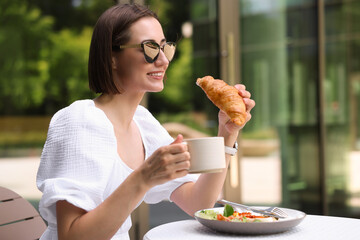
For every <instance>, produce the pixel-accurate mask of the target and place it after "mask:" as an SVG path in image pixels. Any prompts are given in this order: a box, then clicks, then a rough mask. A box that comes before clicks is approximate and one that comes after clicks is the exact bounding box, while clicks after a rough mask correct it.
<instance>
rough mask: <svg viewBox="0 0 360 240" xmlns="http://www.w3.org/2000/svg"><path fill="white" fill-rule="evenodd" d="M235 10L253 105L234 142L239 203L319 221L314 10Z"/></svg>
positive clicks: (297, 6) (305, 4)
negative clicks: (239, 154) (238, 148)
mask: <svg viewBox="0 0 360 240" xmlns="http://www.w3.org/2000/svg"><path fill="white" fill-rule="evenodd" d="M260 2H261V4H260ZM260 5H261V7H259V6H260ZM240 9H241V11H240V12H241V18H240V25H241V26H240V27H241V29H240V30H241V57H242V60H241V63H242V65H241V72H242V76H241V77H242V82H243V83H244V84H245V85H246V86H247V89H249V90H250V92H251V93H252V97H253V99H254V100H255V101H256V107H255V108H254V110H253V112H252V121H251V122H249V123H248V125H247V126H246V127H245V128H244V130H243V134H242V142H243V151H244V156H243V158H242V160H241V161H242V163H241V167H242V193H241V194H242V197H243V200H244V202H246V203H248V204H282V205H284V206H287V207H292V208H296V209H302V210H304V211H305V210H306V212H307V213H319V212H320V211H321V207H320V190H319V189H320V182H319V177H318V176H319V164H318V157H319V145H318V143H319V140H318V122H317V117H316V116H317V113H316V111H317V97H316V96H317V76H318V64H317V54H318V48H317V32H316V18H317V11H316V8H315V6H314V5H313V4H310V2H309V1H296V2H295V1H271V0H268V1H266V0H262V1H260V0H258V1H249V0H240ZM259 169H266V171H264V172H259ZM268 169H271V170H272V171H270V173H269V172H268ZM254 172H256V173H258V174H256V175H257V179H256V182H255V183H256V184H254V181H253V177H250V176H251V175H253V174H254ZM254 188H255V189H254ZM259 193H265V194H261V195H262V196H261V197H259Z"/></svg>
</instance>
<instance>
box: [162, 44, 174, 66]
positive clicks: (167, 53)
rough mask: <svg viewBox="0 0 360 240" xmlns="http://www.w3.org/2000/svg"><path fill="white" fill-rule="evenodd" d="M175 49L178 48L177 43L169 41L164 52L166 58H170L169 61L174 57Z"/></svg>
mask: <svg viewBox="0 0 360 240" xmlns="http://www.w3.org/2000/svg"><path fill="white" fill-rule="evenodd" d="M175 50H176V44H175V43H171V42H168V43H166V44H165V46H164V54H165V56H166V58H167V59H168V60H169V62H171V60H172V59H173V57H174V55H175Z"/></svg>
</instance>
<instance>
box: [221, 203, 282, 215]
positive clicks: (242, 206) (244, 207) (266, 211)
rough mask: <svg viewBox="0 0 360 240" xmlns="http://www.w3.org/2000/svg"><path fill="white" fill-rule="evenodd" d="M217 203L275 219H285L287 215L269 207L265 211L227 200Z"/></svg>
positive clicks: (276, 208)
mask: <svg viewBox="0 0 360 240" xmlns="http://www.w3.org/2000/svg"><path fill="white" fill-rule="evenodd" d="M217 202H218V203H220V204H223V205H225V204H228V205H231V206H233V207H236V208H240V209H241V210H246V211H249V210H250V211H253V212H256V213H260V214H263V215H266V216H270V217H276V218H286V217H288V214H287V213H286V212H285V211H283V210H281V209H280V208H278V207H269V208H266V209H258V208H253V207H249V206H246V205H243V204H239V203H234V202H230V201H227V200H224V199H221V200H218V201H217Z"/></svg>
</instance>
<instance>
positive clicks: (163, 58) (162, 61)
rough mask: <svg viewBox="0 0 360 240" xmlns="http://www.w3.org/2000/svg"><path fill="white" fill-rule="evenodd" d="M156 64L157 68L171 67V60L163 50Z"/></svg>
mask: <svg viewBox="0 0 360 240" xmlns="http://www.w3.org/2000/svg"><path fill="white" fill-rule="evenodd" d="M154 63H155V65H157V66H163V65H169V60H168V59H167V58H166V56H165V53H164V52H163V50H160V52H159V56H158V58H157V59H156V61H155V62H154Z"/></svg>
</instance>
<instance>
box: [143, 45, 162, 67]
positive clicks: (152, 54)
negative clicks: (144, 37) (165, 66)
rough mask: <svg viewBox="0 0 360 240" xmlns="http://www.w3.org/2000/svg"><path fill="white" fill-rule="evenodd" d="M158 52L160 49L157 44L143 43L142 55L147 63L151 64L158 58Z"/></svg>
mask: <svg viewBox="0 0 360 240" xmlns="http://www.w3.org/2000/svg"><path fill="white" fill-rule="evenodd" d="M159 52H160V47H159V45H158V44H156V43H154V42H146V43H144V54H145V59H146V61H147V62H149V63H153V62H154V61H155V60H156V58H157V57H158V55H159Z"/></svg>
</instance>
